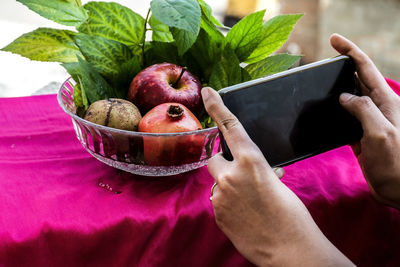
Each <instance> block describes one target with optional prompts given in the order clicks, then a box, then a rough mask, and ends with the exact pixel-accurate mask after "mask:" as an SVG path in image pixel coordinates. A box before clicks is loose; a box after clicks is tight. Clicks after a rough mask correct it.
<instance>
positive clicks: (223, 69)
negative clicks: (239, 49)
mask: <svg viewBox="0 0 400 267" xmlns="http://www.w3.org/2000/svg"><path fill="white" fill-rule="evenodd" d="M239 63H240V61H239V59H238V58H237V56H236V54H235V52H234V51H233V49H232V48H231V47H230V45H227V46H226V47H225V49H224V52H223V53H222V55H221V58H220V59H219V61H218V62H217V63H216V64H215V66H214V68H213V70H212V73H211V77H210V83H209V85H210V86H211V87H212V88H214V89H215V90H220V89H222V88H224V87H227V86H230V85H234V84H237V83H241V82H242V68H241V67H240V65H239Z"/></svg>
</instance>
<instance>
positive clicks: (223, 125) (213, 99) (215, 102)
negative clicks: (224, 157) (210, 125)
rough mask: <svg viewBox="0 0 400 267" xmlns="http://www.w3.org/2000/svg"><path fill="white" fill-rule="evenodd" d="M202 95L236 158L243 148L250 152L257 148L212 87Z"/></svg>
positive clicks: (203, 91)
mask: <svg viewBox="0 0 400 267" xmlns="http://www.w3.org/2000/svg"><path fill="white" fill-rule="evenodd" d="M201 94H202V97H203V102H204V107H205V108H206V111H207V113H208V114H209V115H210V116H211V118H213V120H214V121H215V122H216V123H217V125H218V128H219V130H220V131H221V133H222V135H223V136H224V138H225V141H226V143H227V145H228V147H229V149H230V151H231V153H232V155H233V157H234V158H235V156H236V157H237V156H238V155H239V154H240V150H241V149H243V147H246V149H247V150H248V148H251V147H254V146H255V144H254V143H253V141H251V139H250V137H249V135H248V134H247V132H246V130H245V129H244V128H243V125H242V124H241V123H240V122H239V120H238V119H237V118H236V116H235V115H233V114H232V112H230V111H229V109H228V108H227V107H226V106H225V105H224V102H223V101H222V99H221V96H220V95H219V94H218V92H217V91H215V90H214V89H212V88H210V87H204V88H203V89H202V90H201Z"/></svg>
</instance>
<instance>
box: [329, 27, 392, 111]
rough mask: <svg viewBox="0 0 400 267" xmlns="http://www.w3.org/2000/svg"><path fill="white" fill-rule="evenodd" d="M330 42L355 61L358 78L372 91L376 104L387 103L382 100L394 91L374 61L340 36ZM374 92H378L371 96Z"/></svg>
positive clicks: (335, 36)
mask: <svg viewBox="0 0 400 267" xmlns="http://www.w3.org/2000/svg"><path fill="white" fill-rule="evenodd" d="M330 41H331V45H332V47H333V48H334V49H336V50H337V51H338V52H339V53H340V54H343V55H347V56H349V57H351V58H352V59H353V60H354V62H355V63H356V68H357V73H358V76H359V78H360V79H361V81H362V82H363V84H365V86H366V87H367V88H368V90H369V91H370V92H369V94H370V97H371V98H372V99H373V100H374V102H375V103H376V104H377V105H378V106H380V105H381V104H382V103H383V102H385V100H384V99H380V98H381V97H383V98H384V97H386V96H387V95H388V94H390V93H391V91H392V90H391V89H390V88H389V85H388V84H387V82H386V81H385V78H384V77H383V75H382V74H381V73H380V72H379V70H378V69H377V67H376V66H375V64H374V63H373V62H372V60H371V59H370V58H369V57H368V56H367V55H366V54H365V53H364V52H363V51H362V50H361V49H360V48H359V47H358V46H357V45H355V44H354V43H353V42H351V41H350V40H348V39H346V38H344V37H343V36H341V35H339V34H333V35H332V36H331V38H330ZM374 91H376V92H375V93H374V94H372V95H371V93H372V92H374ZM376 96H379V97H376Z"/></svg>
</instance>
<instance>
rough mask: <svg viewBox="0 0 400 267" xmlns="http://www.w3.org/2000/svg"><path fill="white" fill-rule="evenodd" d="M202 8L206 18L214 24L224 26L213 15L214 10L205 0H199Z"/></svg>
mask: <svg viewBox="0 0 400 267" xmlns="http://www.w3.org/2000/svg"><path fill="white" fill-rule="evenodd" d="M198 2H199V5H200V8H201V11H202V13H203V14H204V16H205V17H206V18H207V19H208V20H209V21H211V22H212V23H213V24H215V25H217V26H219V27H223V26H224V25H223V24H222V23H221V22H219V21H218V20H217V19H216V18H215V17H214V16H213V15H212V9H211V7H210V6H209V5H208V4H207V3H206V2H205V1H204V0H198Z"/></svg>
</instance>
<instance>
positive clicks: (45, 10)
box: [17, 0, 88, 26]
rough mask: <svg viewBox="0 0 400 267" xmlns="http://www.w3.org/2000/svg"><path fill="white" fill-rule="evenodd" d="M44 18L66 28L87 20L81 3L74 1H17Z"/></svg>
mask: <svg viewBox="0 0 400 267" xmlns="http://www.w3.org/2000/svg"><path fill="white" fill-rule="evenodd" d="M17 1H18V2H20V3H22V4H24V5H25V6H27V7H28V8H29V9H31V10H33V11H35V12H36V13H38V14H39V15H41V16H42V17H44V18H47V19H50V20H52V21H55V22H57V23H60V24H63V25H67V26H79V25H80V24H82V23H83V22H84V21H85V20H86V19H87V18H88V16H87V11H86V10H85V9H84V8H82V7H81V6H82V4H81V1H75V0H50V1H49V0H17Z"/></svg>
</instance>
